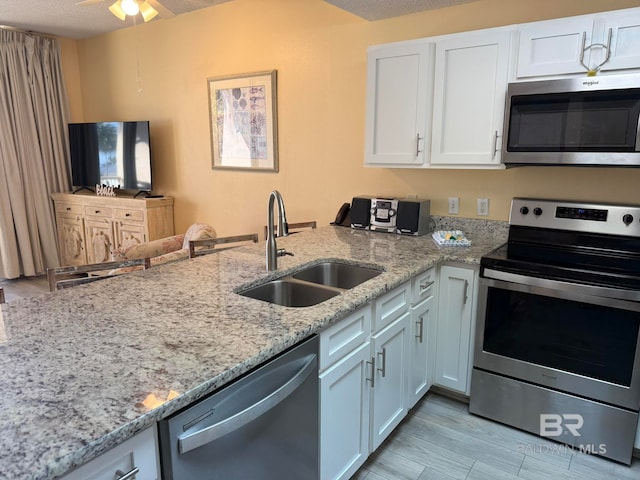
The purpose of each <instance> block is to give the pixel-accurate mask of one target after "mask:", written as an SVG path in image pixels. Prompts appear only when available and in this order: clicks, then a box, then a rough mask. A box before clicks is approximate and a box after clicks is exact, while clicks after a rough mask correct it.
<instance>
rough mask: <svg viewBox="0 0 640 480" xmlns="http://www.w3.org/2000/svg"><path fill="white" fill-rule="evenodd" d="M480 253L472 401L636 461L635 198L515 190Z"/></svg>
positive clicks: (639, 366) (475, 407)
mask: <svg viewBox="0 0 640 480" xmlns="http://www.w3.org/2000/svg"><path fill="white" fill-rule="evenodd" d="M509 224H510V227H509V236H508V242H507V243H506V244H505V245H503V246H502V247H500V248H498V249H496V250H494V251H493V252H491V253H490V254H488V255H487V256H485V257H483V258H482V260H481V269H480V282H479V285H480V286H479V293H478V318H477V332H476V340H475V342H476V343H475V354H474V369H473V374H472V383H471V399H470V405H469V410H470V411H471V412H472V413H474V414H477V415H481V416H484V417H487V418H491V419H494V420H497V421H499V422H502V423H505V424H508V425H512V426H515V427H518V428H521V429H524V430H527V431H529V432H532V433H535V434H538V435H541V436H544V437H547V438H549V439H551V440H556V441H560V442H563V443H566V444H568V445H571V446H573V447H575V448H576V449H580V450H581V451H585V452H589V453H596V454H599V455H602V456H605V457H608V458H611V459H613V460H616V461H618V462H622V463H626V464H629V463H630V462H631V455H632V452H633V441H634V437H635V432H636V428H637V423H638V411H639V410H640V336H639V330H640V206H621V205H597V204H591V203H578V202H565V201H552V200H536V199H525V198H515V199H514V200H513V202H512V205H511V215H510V219H509Z"/></svg>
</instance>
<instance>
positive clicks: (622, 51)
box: [602, 8, 640, 73]
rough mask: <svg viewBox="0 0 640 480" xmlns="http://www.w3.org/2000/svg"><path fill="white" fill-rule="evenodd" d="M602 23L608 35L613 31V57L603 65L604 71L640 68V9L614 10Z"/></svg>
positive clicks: (605, 33)
mask: <svg viewBox="0 0 640 480" xmlns="http://www.w3.org/2000/svg"><path fill="white" fill-rule="evenodd" d="M602 23H604V35H605V36H606V37H608V36H609V31H611V46H610V48H611V57H610V58H609V61H608V62H606V63H605V64H604V65H603V66H602V71H609V70H623V69H639V68H640V9H638V8H636V9H633V10H623V11H621V12H613V13H611V14H609V15H607V16H606V17H605V18H604V22H602ZM606 37H605V38H606ZM603 60H604V59H603ZM620 73H624V72H620Z"/></svg>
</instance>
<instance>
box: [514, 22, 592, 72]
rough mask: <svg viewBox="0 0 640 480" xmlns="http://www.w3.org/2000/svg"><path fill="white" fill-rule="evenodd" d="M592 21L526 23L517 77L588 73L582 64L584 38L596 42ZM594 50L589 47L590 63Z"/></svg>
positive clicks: (520, 44) (523, 28)
mask: <svg viewBox="0 0 640 480" xmlns="http://www.w3.org/2000/svg"><path fill="white" fill-rule="evenodd" d="M593 23H594V21H593V18H592V17H586V18H585V17H579V18H577V19H566V18H563V19H560V20H550V21H547V22H535V23H529V24H526V25H523V26H522V28H521V29H520V42H519V48H518V64H517V69H516V76H517V77H518V78H528V77H540V76H546V75H563V74H573V73H586V70H585V68H584V67H583V66H582V64H581V63H580V52H581V51H582V49H583V44H582V42H583V38H584V42H585V44H586V45H589V44H591V42H592V41H593V39H592V37H593V27H594V25H593ZM592 50H593V51H592ZM594 51H595V50H594V49H589V50H587V52H586V53H585V57H584V62H585V64H587V65H590V57H591V53H594ZM594 56H595V55H594ZM596 65H597V64H596Z"/></svg>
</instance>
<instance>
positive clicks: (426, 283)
mask: <svg viewBox="0 0 640 480" xmlns="http://www.w3.org/2000/svg"><path fill="white" fill-rule="evenodd" d="M435 291H436V269H435V268H430V269H429V270H427V271H426V272H423V273H421V274H420V275H418V276H417V277H415V278H414V279H413V280H412V287H411V305H418V304H419V303H420V302H423V301H425V300H426V299H428V298H430V297H432V296H433V295H434V294H435Z"/></svg>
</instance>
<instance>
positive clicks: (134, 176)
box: [69, 121, 152, 192]
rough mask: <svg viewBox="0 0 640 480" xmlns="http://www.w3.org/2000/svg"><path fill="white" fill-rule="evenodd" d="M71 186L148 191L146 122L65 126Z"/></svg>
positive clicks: (149, 169)
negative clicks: (67, 130) (98, 186)
mask: <svg viewBox="0 0 640 480" xmlns="http://www.w3.org/2000/svg"><path fill="white" fill-rule="evenodd" d="M69 150H70V155H71V177H72V183H73V186H74V187H81V188H83V187H84V188H89V189H91V188H92V187H95V186H96V185H106V186H110V187H111V186H112V187H114V188H117V189H122V190H137V191H139V192H150V191H151V187H152V185H151V144H150V142H149V122H148V121H141V122H94V123H70V124H69Z"/></svg>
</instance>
